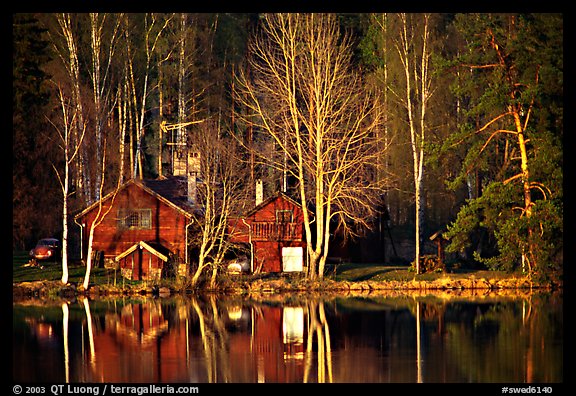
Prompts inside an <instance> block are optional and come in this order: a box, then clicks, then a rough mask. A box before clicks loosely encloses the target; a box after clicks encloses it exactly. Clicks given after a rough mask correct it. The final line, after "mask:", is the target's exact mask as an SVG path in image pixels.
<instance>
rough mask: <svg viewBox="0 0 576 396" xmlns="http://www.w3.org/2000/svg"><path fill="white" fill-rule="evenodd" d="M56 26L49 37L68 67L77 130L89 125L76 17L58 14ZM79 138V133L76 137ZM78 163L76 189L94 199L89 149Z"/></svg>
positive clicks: (84, 197)
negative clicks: (87, 122)
mask: <svg viewBox="0 0 576 396" xmlns="http://www.w3.org/2000/svg"><path fill="white" fill-rule="evenodd" d="M55 19H56V25H57V27H56V28H55V29H53V30H52V31H51V32H50V39H51V42H52V46H53V48H54V51H55V53H56V54H57V55H58V57H59V58H60V60H61V62H62V65H63V66H64V68H65V70H66V74H67V77H68V82H69V86H70V92H71V99H72V103H73V105H74V107H75V113H76V116H75V120H76V128H75V129H74V130H75V131H82V130H83V129H84V126H85V125H86V119H87V117H86V114H85V109H84V107H85V106H84V104H83V101H84V98H83V95H82V93H81V85H82V82H81V81H82V80H81V70H80V61H79V49H78V45H77V41H78V37H77V32H75V30H74V22H75V17H74V16H73V15H72V14H69V13H61V14H56V15H55ZM73 138H74V139H76V140H77V139H78V136H75V137H73ZM75 164H76V172H75V173H76V175H77V177H76V178H75V183H76V189H77V190H78V191H80V193H81V195H82V198H83V200H84V203H86V204H88V203H90V202H91V198H90V197H91V193H90V191H91V184H92V183H91V179H90V172H89V168H88V164H87V153H86V152H85V147H83V148H82V149H81V150H80V152H79V153H78V160H77V161H76V162H75Z"/></svg>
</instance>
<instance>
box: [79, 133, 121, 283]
mask: <svg viewBox="0 0 576 396" xmlns="http://www.w3.org/2000/svg"><path fill="white" fill-rule="evenodd" d="M103 143H104V144H103V147H104V149H103V151H102V162H101V163H100V164H99V165H100V172H101V175H100V176H101V177H100V186H99V196H100V197H102V191H103V190H104V183H105V181H106V139H104V142H103ZM118 180H120V177H118ZM119 188H120V184H119V183H118V184H117V185H116V187H115V189H114V190H113V191H112V192H111V193H110V194H111V198H110V200H109V201H108V206H107V207H105V206H104V199H99V200H98V210H97V211H96V216H95V217H94V220H93V221H92V223H90V227H89V230H88V249H87V250H88V252H87V254H86V255H87V257H86V272H85V274H84V280H83V282H82V288H83V289H84V290H88V286H89V285H90V275H91V272H92V265H93V263H92V259H93V257H92V256H93V254H92V252H93V249H92V245H93V243H94V231H95V230H96V227H98V226H99V225H100V224H102V222H103V221H104V219H105V218H106V216H107V215H108V213H110V211H111V210H112V207H113V206H114V199H115V198H116V194H117V193H118V191H119Z"/></svg>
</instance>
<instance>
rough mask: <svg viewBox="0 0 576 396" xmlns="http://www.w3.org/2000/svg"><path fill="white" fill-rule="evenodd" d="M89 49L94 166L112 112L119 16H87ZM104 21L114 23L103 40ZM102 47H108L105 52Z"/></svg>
mask: <svg viewBox="0 0 576 396" xmlns="http://www.w3.org/2000/svg"><path fill="white" fill-rule="evenodd" d="M89 17H90V48H91V56H92V62H91V68H90V77H91V80H92V99H93V102H94V113H95V120H94V135H95V141H94V143H95V145H96V149H95V151H96V163H97V164H98V163H100V162H101V159H102V151H103V142H104V133H105V131H104V127H105V124H106V121H107V120H108V118H109V117H110V113H111V112H112V111H113V108H114V106H113V104H110V96H111V85H112V84H111V81H110V69H111V65H112V59H113V55H114V51H115V46H116V38H117V35H118V32H119V28H120V23H121V19H122V16H121V15H120V16H119V17H117V18H115V17H114V16H113V15H112V14H98V13H90V15H89ZM107 19H115V20H112V21H111V24H112V25H111V27H110V29H109V30H110V32H109V35H107V36H106V37H105V33H107V32H105V28H106V27H107V22H106V21H107ZM104 43H106V44H107V45H108V47H107V48H106V47H105V45H104ZM101 177H102V175H101V174H100V172H96V174H95V180H94V182H95V184H96V185H97V186H99V185H100V184H101V183H100V178H101ZM93 199H94V200H95V201H96V200H99V199H100V195H99V189H95V190H94V197H93Z"/></svg>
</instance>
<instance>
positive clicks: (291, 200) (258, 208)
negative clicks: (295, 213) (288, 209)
mask: <svg viewBox="0 0 576 396" xmlns="http://www.w3.org/2000/svg"><path fill="white" fill-rule="evenodd" d="M278 198H282V199H284V200H286V201H288V202H290V203H292V204H293V205H296V206H298V207H299V208H301V207H302V205H300V203H299V202H296V201H295V200H293V199H292V198H290V197H289V196H288V195H286V194H285V193H283V192H282V191H278V193H277V194H275V195H272V196H270V197H268V198H267V199H265V200H264V201H262V202H261V203H260V204H259V205H256V206H255V207H254V208H252V210H250V211H249V212H248V213H246V215H245V217H248V216H252V215H253V214H254V213H256V212H258V211H259V210H260V209H262V208H263V207H264V206H266V205H268V204H269V203H270V202H272V201H274V200H276V199H278Z"/></svg>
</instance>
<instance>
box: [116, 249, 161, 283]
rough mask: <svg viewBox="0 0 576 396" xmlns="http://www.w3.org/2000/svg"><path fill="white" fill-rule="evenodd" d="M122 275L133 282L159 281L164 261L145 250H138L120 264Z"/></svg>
mask: <svg viewBox="0 0 576 396" xmlns="http://www.w3.org/2000/svg"><path fill="white" fill-rule="evenodd" d="M119 264H120V271H121V273H122V275H123V276H124V277H126V278H128V279H132V280H158V279H160V278H161V277H162V270H163V269H164V261H162V260H161V259H160V258H158V257H156V256H155V255H153V254H152V253H150V252H149V251H147V250H144V249H136V250H135V251H133V252H132V253H131V254H129V255H128V256H126V257H124V258H122V259H121V260H120V262H119Z"/></svg>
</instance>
